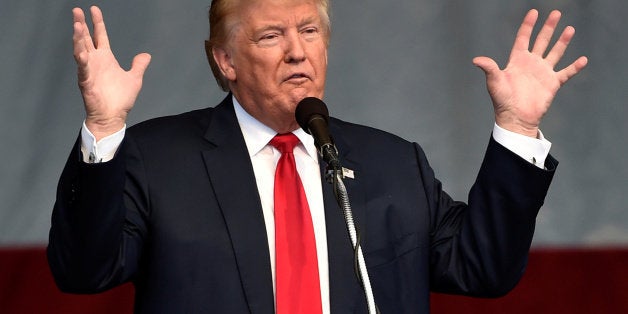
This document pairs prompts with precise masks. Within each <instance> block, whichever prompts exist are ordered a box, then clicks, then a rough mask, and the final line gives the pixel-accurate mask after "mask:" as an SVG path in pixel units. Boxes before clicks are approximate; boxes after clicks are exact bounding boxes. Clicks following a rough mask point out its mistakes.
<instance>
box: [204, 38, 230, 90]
mask: <svg viewBox="0 0 628 314" xmlns="http://www.w3.org/2000/svg"><path fill="white" fill-rule="evenodd" d="M205 54H206V55H207V59H208V60H211V59H213V60H214V61H215V62H216V65H217V66H218V68H219V69H220V72H221V73H222V75H223V76H224V77H225V78H227V79H228V80H229V81H235V79H236V74H235V68H234V66H233V60H232V59H231V54H229V52H227V50H225V49H224V48H218V47H212V46H211V45H210V44H209V41H207V40H206V41H205ZM210 63H211V62H210Z"/></svg>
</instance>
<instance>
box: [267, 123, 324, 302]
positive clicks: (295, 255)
mask: <svg viewBox="0 0 628 314" xmlns="http://www.w3.org/2000/svg"><path fill="white" fill-rule="evenodd" d="M298 143H299V139H298V138H297V137H296V136H295V135H294V134H292V133H288V134H279V135H277V136H275V137H274V138H273V139H272V140H271V141H270V144H271V145H273V146H274V147H275V148H277V149H278V150H279V151H280V152H281V157H280V158H279V162H278V163H277V170H276V171H275V258H276V272H275V274H276V298H277V300H276V302H277V314H305V313H308V314H309V313H312V314H314V313H317V314H320V313H321V311H322V309H321V290H320V283H319V277H318V261H317V258H316V241H315V239H314V228H313V227H312V216H311V215H310V209H309V206H308V204H307V198H306V197H305V190H304V189H303V185H302V184H301V179H299V174H298V173H297V168H296V163H295V161H294V154H293V153H292V150H293V148H294V147H295V146H296V145H297V144H298Z"/></svg>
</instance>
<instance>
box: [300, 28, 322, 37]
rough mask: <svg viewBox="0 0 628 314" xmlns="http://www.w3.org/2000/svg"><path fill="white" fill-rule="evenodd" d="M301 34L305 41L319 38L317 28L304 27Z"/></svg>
mask: <svg viewBox="0 0 628 314" xmlns="http://www.w3.org/2000/svg"><path fill="white" fill-rule="evenodd" d="M301 34H302V35H303V37H305V39H308V40H312V39H316V38H318V36H319V30H318V28H317V27H306V28H304V29H303V30H302V31H301Z"/></svg>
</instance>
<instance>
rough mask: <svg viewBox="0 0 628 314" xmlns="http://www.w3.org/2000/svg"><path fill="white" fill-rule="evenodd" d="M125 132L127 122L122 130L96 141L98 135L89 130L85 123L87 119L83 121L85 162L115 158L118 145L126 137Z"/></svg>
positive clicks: (93, 162)
mask: <svg viewBox="0 0 628 314" xmlns="http://www.w3.org/2000/svg"><path fill="white" fill-rule="evenodd" d="M125 133H126V124H125V125H124V127H123V128H122V129H121V130H120V131H118V132H116V133H113V134H111V135H109V136H107V137H104V138H102V139H100V141H98V142H96V137H95V136H94V134H92V132H90V131H89V129H88V128H87V126H86V125H85V121H83V128H81V153H83V162H86V163H90V164H95V163H100V162H107V161H110V160H111V159H113V156H114V155H115V154H116V151H117V150H118V147H119V146H120V144H121V143H122V140H123V139H124V134H125Z"/></svg>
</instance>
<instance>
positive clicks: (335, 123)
mask: <svg viewBox="0 0 628 314" xmlns="http://www.w3.org/2000/svg"><path fill="white" fill-rule="evenodd" d="M330 128H331V133H332V134H337V135H338V136H342V137H343V138H344V139H345V140H347V141H349V142H356V141H358V142H360V141H375V142H386V143H390V144H397V145H408V144H411V142H410V141H408V140H406V139H404V138H402V137H400V136H398V135H395V134H393V133H390V132H387V131H384V130H380V129H377V128H374V127H370V126H366V125H361V124H356V123H351V122H346V121H343V120H340V119H337V118H330Z"/></svg>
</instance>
